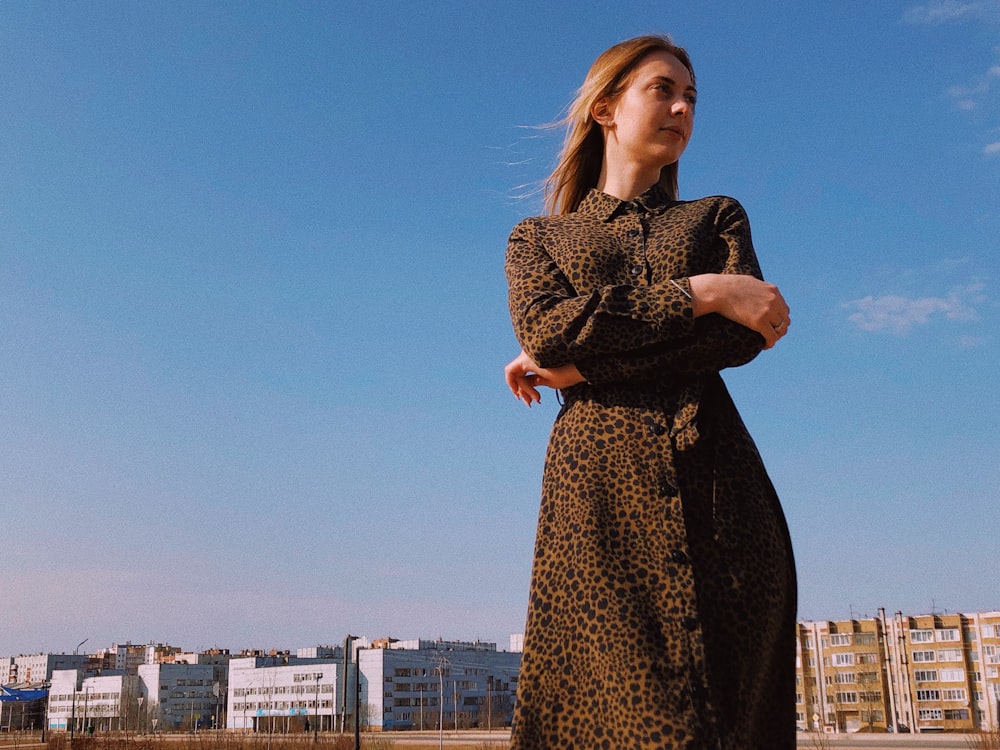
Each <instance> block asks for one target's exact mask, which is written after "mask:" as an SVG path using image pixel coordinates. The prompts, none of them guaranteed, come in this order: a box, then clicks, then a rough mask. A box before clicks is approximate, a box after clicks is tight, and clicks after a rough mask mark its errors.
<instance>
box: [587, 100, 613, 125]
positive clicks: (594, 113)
mask: <svg viewBox="0 0 1000 750" xmlns="http://www.w3.org/2000/svg"><path fill="white" fill-rule="evenodd" d="M590 116H591V117H593V118H594V122H596V123H597V124H598V125H600V126H602V127H605V128H608V127H611V125H612V124H613V123H614V121H615V118H614V111H613V109H612V107H611V100H610V99H608V97H606V96H605V97H602V98H601V99H598V100H597V101H596V102H594V104H593V106H591V108H590Z"/></svg>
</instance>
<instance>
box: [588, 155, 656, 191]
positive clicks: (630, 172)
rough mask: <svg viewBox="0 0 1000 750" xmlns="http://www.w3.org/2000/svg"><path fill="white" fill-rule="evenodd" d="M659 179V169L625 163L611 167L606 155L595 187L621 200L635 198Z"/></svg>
mask: <svg viewBox="0 0 1000 750" xmlns="http://www.w3.org/2000/svg"><path fill="white" fill-rule="evenodd" d="M659 181H660V170H659V169H655V170H653V169H650V168H649V167H639V166H638V165H632V164H625V165H618V166H617V167H612V166H611V165H609V164H608V160H607V157H605V159H604V161H603V162H602V163H601V176H600V177H599V178H598V179H597V189H598V190H600V191H601V192H602V193H607V194H608V195H611V196H614V197H615V198H618V199H620V200H623V201H630V200H632V199H633V198H636V197H638V196H640V195H642V194H643V193H645V192H646V191H647V190H649V189H650V188H651V187H653V185H655V184H656V183H657V182H659Z"/></svg>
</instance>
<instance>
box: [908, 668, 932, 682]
mask: <svg viewBox="0 0 1000 750" xmlns="http://www.w3.org/2000/svg"><path fill="white" fill-rule="evenodd" d="M937 678H938V673H937V670H936V669H918V670H916V671H915V672H914V673H913V679H914V680H915V681H916V682H937Z"/></svg>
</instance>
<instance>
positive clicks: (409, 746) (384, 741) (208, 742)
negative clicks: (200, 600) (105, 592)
mask: <svg viewBox="0 0 1000 750" xmlns="http://www.w3.org/2000/svg"><path fill="white" fill-rule="evenodd" d="M38 741H39V736H38V733H37V732H24V733H11V734H8V735H5V736H2V737H0V750H21V748H24V747H25V746H27V745H34V746H35V747H36V748H37V747H38ZM444 744H445V747H446V748H448V750H507V748H509V747H510V745H509V743H508V742H505V741H498V740H493V741H489V742H483V741H472V740H470V741H469V742H463V741H461V739H458V738H455V737H449V738H448V739H447V740H446V742H445V743H444ZM361 748H362V750H438V748H439V742H438V740H436V739H435V740H431V739H428V738H421V739H419V740H418V739H417V738H415V737H414V738H407V737H406V735H405V733H403V734H400V735H385V734H363V735H362V736H361ZM46 750H70V743H69V737H68V736H67V735H66V734H65V733H63V732H51V733H49V735H48V737H47V742H46ZM72 750H354V737H353V736H352V735H322V734H321V735H319V740H318V742H315V743H314V742H313V735H311V734H306V733H303V734H297V735H273V734H272V735H271V736H270V737H268V735H266V734H235V733H227V732H201V733H198V734H193V735H184V736H177V735H137V734H134V733H131V732H130V733H129V734H128V735H127V736H126V735H125V734H118V733H115V734H100V735H97V736H86V735H82V736H81V735H80V734H77V736H76V737H75V738H74V740H73V746H72ZM991 750H992V749H991Z"/></svg>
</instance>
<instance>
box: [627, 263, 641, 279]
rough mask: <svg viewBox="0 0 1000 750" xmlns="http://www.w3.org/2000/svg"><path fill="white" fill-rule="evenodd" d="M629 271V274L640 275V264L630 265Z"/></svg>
mask: <svg viewBox="0 0 1000 750" xmlns="http://www.w3.org/2000/svg"><path fill="white" fill-rule="evenodd" d="M629 272H630V273H631V274H632V275H633V276H641V275H642V266H640V265H639V264H636V265H634V266H632V267H631V268H630V269H629Z"/></svg>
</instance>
